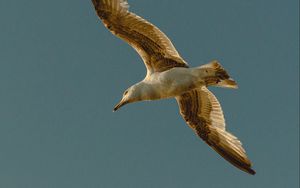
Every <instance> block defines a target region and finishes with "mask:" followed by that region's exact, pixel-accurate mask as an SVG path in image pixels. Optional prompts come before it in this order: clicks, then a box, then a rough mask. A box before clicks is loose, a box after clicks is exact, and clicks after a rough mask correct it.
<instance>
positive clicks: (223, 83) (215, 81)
mask: <svg viewBox="0 0 300 188" xmlns="http://www.w3.org/2000/svg"><path fill="white" fill-rule="evenodd" d="M200 68H201V69H203V70H205V72H206V74H207V75H206V76H205V82H206V85H208V86H217V87H225V88H232V89H236V88H238V85H237V83H236V82H235V81H234V80H233V79H232V78H230V76H229V74H228V73H227V71H226V70H225V69H224V68H223V67H222V66H221V64H220V63H218V61H212V62H210V63H208V64H206V65H202V66H201V67H200Z"/></svg>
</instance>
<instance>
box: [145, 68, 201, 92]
mask: <svg viewBox="0 0 300 188" xmlns="http://www.w3.org/2000/svg"><path fill="white" fill-rule="evenodd" d="M144 81H145V82H146V83H148V84H149V85H151V86H152V87H151V88H153V90H155V93H157V94H158V96H160V98H170V97H175V96H178V95H181V94H182V93H185V92H187V91H189V90H192V89H194V88H195V87H196V86H197V85H198V83H199V78H198V77H197V76H195V75H194V74H193V72H192V70H191V69H189V68H182V67H175V68H172V69H170V70H167V71H164V72H155V73H153V74H151V75H149V76H148V77H146V78H145V80H144Z"/></svg>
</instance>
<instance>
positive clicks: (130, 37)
mask: <svg viewBox="0 0 300 188" xmlns="http://www.w3.org/2000/svg"><path fill="white" fill-rule="evenodd" d="M92 1H93V4H94V6H95V9H96V12H97V14H98V16H99V17H100V19H101V20H102V21H103V23H104V25H105V26H106V27H107V28H108V29H109V30H110V31H111V32H112V33H113V34H114V35H116V36H118V37H119V38H121V39H123V40H124V41H126V42H127V43H128V44H129V45H131V46H132V47H133V48H134V49H135V50H136V51H137V52H138V54H139V55H140V56H141V58H142V59H143V61H144V63H145V65H146V68H147V71H148V72H149V73H151V72H162V71H165V70H168V69H170V68H173V67H188V65H187V64H186V62H185V61H184V60H183V59H182V58H181V57H180V55H179V53H178V52H177V50H176V49H175V47H174V45H173V44H172V42H171V41H170V39H169V38H168V37H167V36H166V35H165V34H164V33H163V32H162V31H160V30H159V29H158V28H157V27H156V26H154V25H153V24H151V23H150V22H148V21H146V20H145V19H143V18H141V17H140V16H138V15H136V14H134V13H132V12H129V10H128V8H129V5H128V3H127V0H92Z"/></svg>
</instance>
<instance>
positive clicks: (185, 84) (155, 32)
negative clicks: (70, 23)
mask: <svg viewBox="0 0 300 188" xmlns="http://www.w3.org/2000/svg"><path fill="white" fill-rule="evenodd" d="M92 2H93V4H94V6H95V10H96V12H97V14H98V16H99V18H100V19H101V20H102V22H103V24H104V25H105V26H106V27H107V28H108V29H109V30H110V31H111V32H112V33H113V34H114V35H116V36H118V37H119V38H121V39H123V40H124V41H126V42H127V43H128V44H129V45H130V46H132V47H133V48H134V49H135V50H136V51H137V53H138V54H139V55H140V56H141V58H142V60H143V61H144V64H145V66H146V69H147V74H146V77H145V78H144V79H143V80H142V81H140V82H138V83H136V84H134V85H133V86H131V87H129V88H128V89H127V90H126V91H125V92H124V94H123V97H122V100H121V101H120V102H119V103H118V104H117V105H116V106H115V108H114V111H116V110H118V109H119V108H120V107H122V106H124V105H125V104H128V103H133V102H138V101H145V100H158V99H166V98H175V99H176V101H177V103H178V106H179V109H180V114H181V115H182V117H183V118H184V120H185V121H186V123H187V124H188V125H189V127H190V128H191V129H193V130H194V132H195V133H196V134H197V135H198V136H199V137H200V138H202V139H203V140H204V141H205V142H206V143H207V144H208V145H209V146H210V147H212V148H213V149H214V150H215V151H216V152H217V153H218V154H220V155H221V156H222V157H223V158H224V159H226V160H227V161H229V162H230V163H231V164H233V165H234V166H236V167H237V168H239V169H241V170H243V171H245V172H247V173H249V174H252V175H254V174H255V171H254V170H253V169H252V168H251V166H252V164H251V162H250V160H249V159H248V157H247V155H246V152H245V150H244V148H243V147H242V143H241V142H240V141H239V140H238V138H237V137H235V136H234V135H232V134H231V133H229V132H227V131H226V129H225V119H224V115H223V111H222V108H221V105H220V103H219V101H218V100H217V98H216V97H215V96H214V94H213V93H212V92H210V91H209V90H208V88H207V87H208V86H219V87H225V88H237V84H236V82H235V81H234V80H233V79H231V78H230V76H229V75H228V73H227V72H226V71H225V69H224V68H223V67H222V66H221V65H220V64H219V63H218V62H217V61H212V62H210V63H208V64H205V65H202V66H199V67H195V68H190V67H189V66H188V64H187V63H186V62H185V61H184V59H183V58H182V57H181V56H180V55H179V53H178V52H177V50H176V49H175V47H174V46H173V44H172V42H171V41H170V39H169V38H168V37H167V36H166V35H165V34H164V33H163V32H162V31H160V30H159V29H158V28H157V27H156V26H154V25H153V24H151V23H150V22H148V21H146V20H145V19H143V18H141V17H140V16H138V15H136V14H134V13H132V12H130V11H129V5H128V2H127V0H92Z"/></svg>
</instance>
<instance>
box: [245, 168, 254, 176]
mask: <svg viewBox="0 0 300 188" xmlns="http://www.w3.org/2000/svg"><path fill="white" fill-rule="evenodd" d="M247 172H248V173H249V174H251V175H255V174H256V172H255V170H253V169H252V168H249V169H247Z"/></svg>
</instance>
